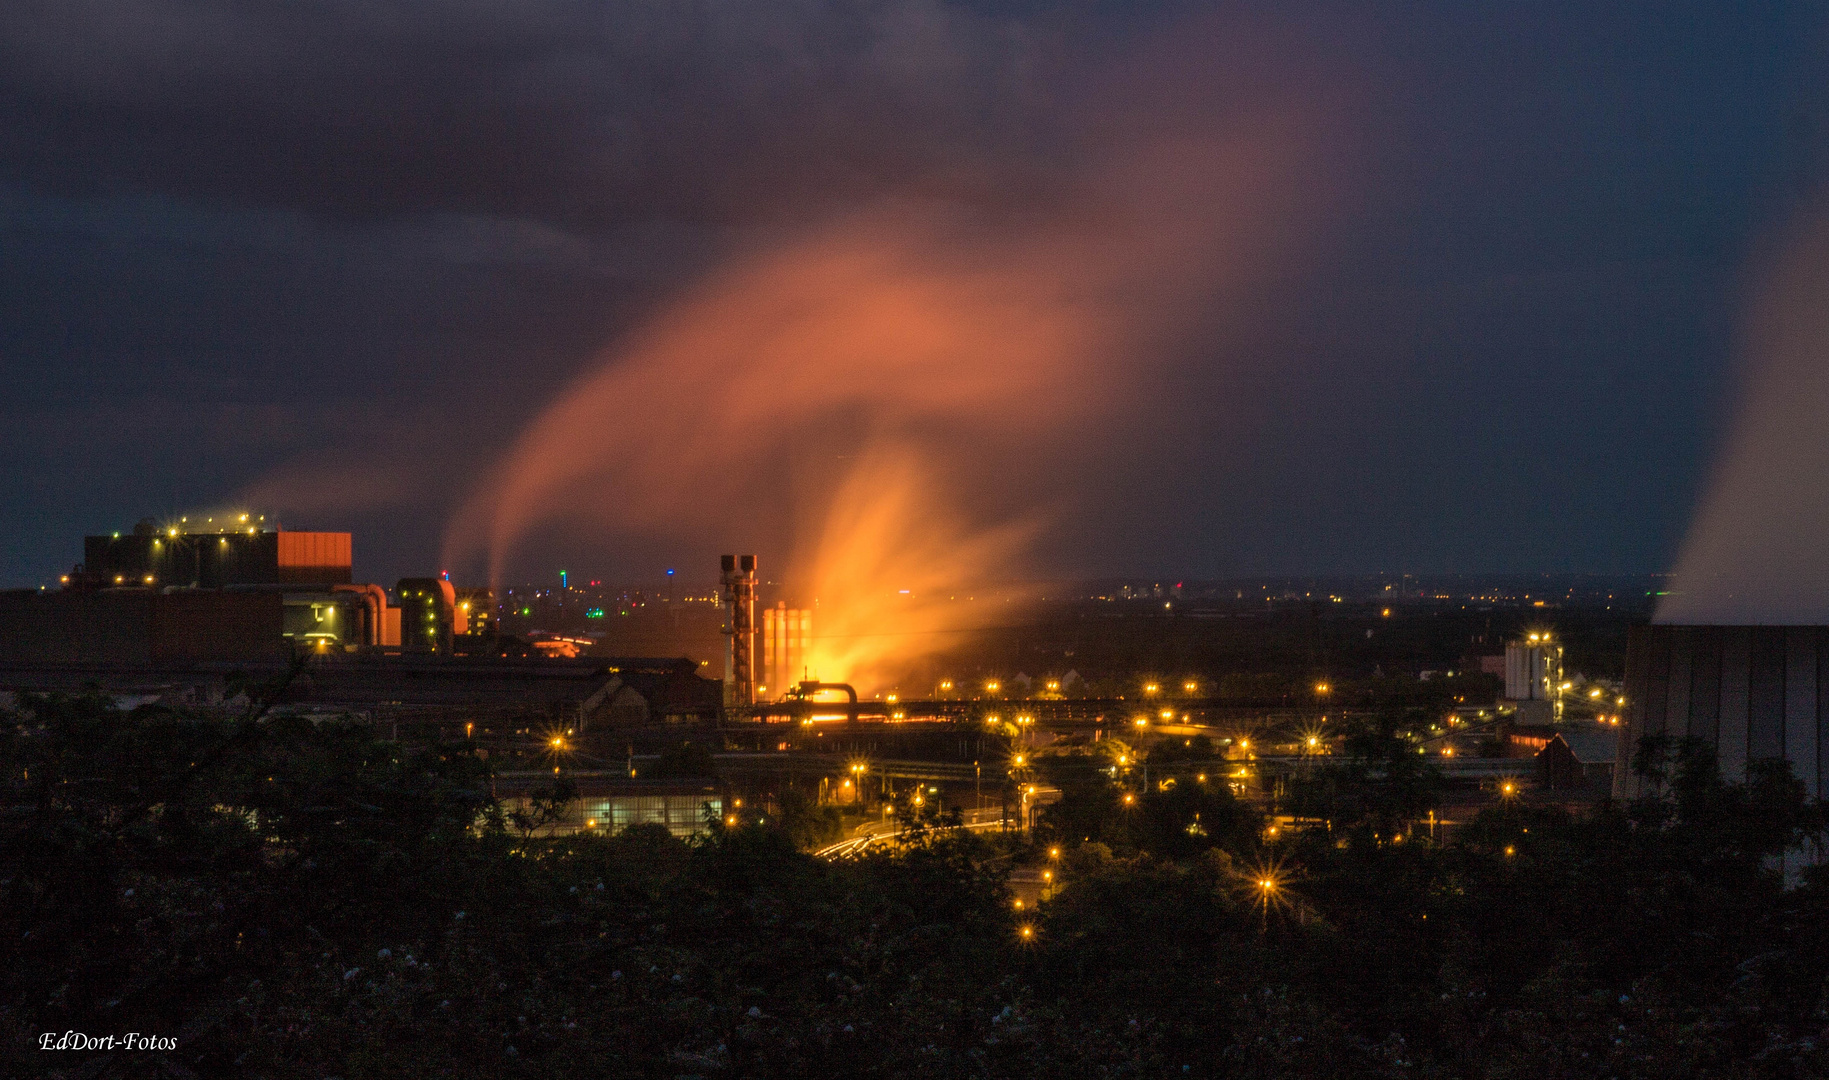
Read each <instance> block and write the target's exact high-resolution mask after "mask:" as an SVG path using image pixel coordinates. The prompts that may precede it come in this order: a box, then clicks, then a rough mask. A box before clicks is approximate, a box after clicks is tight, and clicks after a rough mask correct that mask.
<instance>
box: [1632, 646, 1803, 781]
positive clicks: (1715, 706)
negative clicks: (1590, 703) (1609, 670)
mask: <svg viewBox="0 0 1829 1080" xmlns="http://www.w3.org/2000/svg"><path fill="white" fill-rule="evenodd" d="M1826 663H1829V627H1822V626H1671V625H1656V626H1639V627H1634V628H1633V629H1632V633H1631V636H1630V638H1629V639H1628V641H1627V645H1626V709H1625V719H1624V721H1623V724H1624V730H1623V731H1622V732H1621V737H1620V740H1619V754H1618V758H1617V760H1616V762H1615V765H1614V769H1613V794H1614V796H1615V797H1616V798H1632V797H1634V796H1636V795H1638V794H1640V790H1641V787H1642V781H1641V780H1640V778H1639V777H1638V776H1637V775H1635V774H1634V773H1633V771H1632V767H1631V766H1632V756H1633V754H1634V752H1635V751H1636V750H1637V748H1638V745H1639V741H1640V740H1641V739H1643V738H1644V737H1645V736H1647V735H1668V736H1670V737H1672V738H1673V739H1700V740H1701V741H1703V742H1704V743H1707V744H1708V745H1710V746H1713V747H1714V748H1715V753H1716V755H1717V757H1718V760H1719V761H1720V764H1721V771H1722V773H1723V774H1724V775H1725V776H1726V777H1727V778H1728V779H1729V780H1735V781H1737V780H1742V779H1744V778H1745V776H1746V768H1747V763H1748V762H1749V761H1759V760H1762V759H1770V758H1782V759H1783V760H1785V761H1787V762H1789V763H1790V765H1791V770H1792V772H1793V773H1794V774H1796V776H1797V777H1798V779H1800V780H1802V781H1803V782H1804V786H1805V787H1806V788H1807V789H1808V791H1809V793H1810V794H1811V795H1812V796H1820V795H1821V794H1823V792H1824V789H1825V787H1829V761H1825V755H1826V754H1829V733H1825V731H1824V724H1825V722H1829V670H1825V666H1824V665H1825V664H1826Z"/></svg>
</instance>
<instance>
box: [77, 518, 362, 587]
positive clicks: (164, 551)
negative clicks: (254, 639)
mask: <svg viewBox="0 0 1829 1080" xmlns="http://www.w3.org/2000/svg"><path fill="white" fill-rule="evenodd" d="M241 516H242V517H244V518H245V517H246V516H247V515H245V514H244V515H241ZM182 521H183V519H180V523H178V524H171V525H164V526H160V525H156V524H154V523H153V522H152V521H151V520H150V519H148V520H144V521H141V522H140V523H139V524H138V525H136V526H135V527H134V530H133V532H131V533H129V534H127V535H122V534H120V533H114V534H111V535H109V536H85V537H83V569H82V570H81V571H79V572H78V574H77V576H80V577H83V578H86V582H85V583H86V584H89V585H92V586H96V587H102V588H105V587H108V586H111V585H120V586H125V585H154V586H177V587H179V588H191V589H221V588H225V587H227V586H231V585H347V584H349V583H350V582H351V581H352V580H354V579H353V577H352V576H351V573H350V566H351V560H350V549H351V545H350V536H349V534H348V533H346V532H291V531H286V530H268V529H265V528H263V527H261V526H258V525H251V526H247V527H244V528H238V529H212V530H208V531H201V532H192V531H189V529H188V527H187V526H186V525H185V524H183V523H182ZM68 583H69V582H68V581H66V584H68Z"/></svg>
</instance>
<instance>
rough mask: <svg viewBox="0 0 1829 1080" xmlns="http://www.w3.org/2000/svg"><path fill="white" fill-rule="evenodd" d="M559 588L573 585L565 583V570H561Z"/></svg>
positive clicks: (567, 587)
mask: <svg viewBox="0 0 1829 1080" xmlns="http://www.w3.org/2000/svg"><path fill="white" fill-rule="evenodd" d="M559 588H561V589H569V588H571V586H569V585H567V584H566V583H565V571H563V570H561V571H559Z"/></svg>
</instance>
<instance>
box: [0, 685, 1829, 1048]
mask: <svg viewBox="0 0 1829 1080" xmlns="http://www.w3.org/2000/svg"><path fill="white" fill-rule="evenodd" d="M1355 745H1357V746H1358V748H1359V749H1358V751H1357V752H1358V753H1360V754H1361V755H1363V759H1362V760H1359V761H1357V762H1350V761H1349V762H1342V763H1340V765H1339V769H1340V771H1339V773H1338V774H1337V775H1334V776H1331V777H1329V778H1327V783H1328V784H1330V785H1333V786H1332V787H1328V788H1326V789H1318V790H1321V791H1322V794H1325V795H1330V797H1333V802H1332V803H1330V804H1329V805H1330V807H1331V809H1330V810H1329V811H1328V812H1329V813H1331V814H1333V815H1334V816H1333V817H1331V818H1328V819H1327V822H1326V824H1325V825H1315V826H1313V827H1309V828H1298V829H1295V830H1285V831H1284V832H1283V833H1282V834H1281V835H1278V836H1276V837H1275V838H1271V837H1269V834H1268V833H1267V831H1266V830H1264V829H1262V828H1260V824H1261V823H1260V821H1259V819H1258V817H1257V811H1256V810H1255V809H1254V808H1252V807H1251V806H1250V805H1249V804H1246V803H1243V802H1240V801H1235V800H1234V799H1233V798H1232V797H1231V796H1230V795H1229V794H1226V793H1225V790H1224V788H1223V787H1221V788H1218V789H1213V790H1207V791H1201V790H1197V789H1195V788H1193V787H1191V786H1189V785H1181V784H1178V785H1177V786H1176V787H1175V788H1173V789H1171V790H1170V791H1167V792H1163V791H1160V790H1156V791H1149V792H1144V793H1142V795H1141V797H1139V798H1136V799H1135V800H1133V801H1132V802H1130V803H1126V802H1125V800H1124V799H1123V797H1122V793H1123V792H1126V791H1134V788H1132V787H1127V786H1126V784H1129V783H1133V781H1131V780H1130V779H1129V778H1127V776H1126V775H1124V774H1120V775H1118V776H1112V775H1109V774H1108V773H1107V772H1102V771H1101V770H1100V769H1099V768H1098V763H1097V762H1082V763H1079V764H1077V765H1076V764H1074V763H1072V762H1066V763H1062V764H1059V765H1058V766H1056V767H1057V768H1058V769H1059V770H1060V771H1061V772H1062V777H1063V779H1065V780H1067V781H1068V782H1069V783H1071V784H1073V785H1075V788H1074V790H1073V791H1071V792H1070V793H1069V794H1070V796H1071V800H1072V801H1071V802H1067V801H1064V802H1063V804H1062V807H1063V809H1062V810H1060V811H1059V813H1058V815H1057V816H1056V817H1055V818H1054V819H1053V820H1051V821H1047V822H1045V823H1044V828H1043V830H1042V831H1041V833H1040V834H1039V836H1038V838H1039V839H1041V840H1045V841H1047V844H1046V845H1045V846H1036V847H1030V846H1028V845H1027V843H1026V842H1016V841H1002V840H999V841H987V840H982V839H968V838H959V837H957V836H956V835H955V834H951V833H949V832H948V831H947V830H945V829H944V828H936V829H930V830H927V831H926V832H925V833H924V834H923V835H922V836H921V837H920V838H919V839H918V840H917V841H916V842H914V843H911V844H908V845H905V846H904V847H903V848H902V849H900V850H898V851H894V852H890V853H886V854H883V855H879V856H875V857H871V858H866V859H861V860H858V861H855V862H849V863H838V864H831V863H824V862H820V861H817V860H814V859H813V858H811V857H809V856H807V855H805V854H804V853H802V852H801V851H800V850H798V849H797V847H796V841H795V836H794V835H792V834H791V833H790V831H789V830H788V829H786V828H782V829H777V828H775V827H774V826H772V825H771V826H769V827H760V826H754V827H747V828H742V829H721V828H716V829H713V831H712V832H711V833H710V834H709V836H707V837H706V838H704V839H703V840H702V841H700V842H697V843H693V844H687V843H684V842H681V841H678V840H675V839H674V838H672V837H671V836H669V835H667V834H666V833H665V832H663V831H660V830H655V829H645V828H635V829H630V830H628V831H627V832H625V833H623V834H622V835H619V836H616V837H614V838H603V837H596V836H591V837H580V838H561V839H539V838H528V837H526V836H524V835H523V834H522V833H521V832H520V831H519V830H516V829H514V828H512V827H511V826H510V824H509V823H508V822H507V821H506V820H505V815H504V814H503V813H502V812H501V810H499V809H498V808H497V806H496V804H495V803H494V801H493V800H492V799H491V798H490V781H489V777H488V774H487V772H486V769H485V765H484V763H483V762H482V761H480V760H479V759H478V758H477V757H476V756H475V755H473V754H472V753H471V752H470V751H469V748H468V747H466V746H465V745H462V744H454V745H451V746H448V747H440V748H423V747H422V748H415V747H409V746H403V745H399V744H395V743H389V742H382V741H377V740H376V739H374V738H373V737H372V735H371V733H370V732H369V731H368V730H367V729H365V728H363V727H360V726H355V725H348V724H336V723H324V724H316V725H314V724H311V723H307V722H304V721H300V720H292V719H256V718H253V717H240V718H229V719H223V718H220V717H214V716H207V715H202V714H194V713H187V712H179V711H171V710H162V709H154V708H143V709H140V710H137V711H134V712H131V713H126V712H120V711H117V710H115V709H113V708H112V707H111V706H110V705H109V704H108V703H107V702H105V701H104V700H101V699H93V698H76V699H51V700H28V701H25V702H23V703H22V704H21V705H20V706H19V708H18V709H17V710H15V711H13V712H11V713H8V714H6V715H5V717H4V725H3V727H0V776H3V777H4V780H3V787H0V794H3V796H4V803H3V810H4V818H3V819H0V942H4V943H5V945H4V952H0V1041H3V1047H4V1048H3V1049H0V1072H4V1074H5V1075H9V1076H11V1075H20V1076H24V1075H61V1076H69V1077H75V1076H131V1077H146V1076H193V1075H194V1076H236V1077H244V1076H253V1077H266V1076H270V1077H285V1078H291V1077H298V1078H311V1080H321V1078H323V1077H327V1076H337V1077H344V1078H357V1077H383V1076H385V1077H435V1076H436V1077H447V1076H456V1077H518V1076H525V1077H536V1076H537V1077H571V1076H577V1077H585V1076H588V1077H605V1076H612V1077H614V1076H666V1077H674V1076H700V1077H717V1076H731V1077H736V1076H769V1077H775V1076H778V1077H802V1076H820V1075H833V1076H846V1077H870V1076H880V1077H908V1076H915V1077H919V1076H932V1077H971V1076H986V1077H1064V1076H1114V1077H1115V1076H1240V1077H1245V1076H1249V1077H1311V1076H1407V1077H1414V1076H1428V1077H1494V1078H1497V1077H1525V1076H1529V1077H1594V1078H1597V1080H1599V1078H1605V1077H1646V1078H1650V1077H1659V1078H1664V1077H1704V1076H1707V1077H1714V1076H1732V1077H1781V1076H1784V1077H1789V1076H1800V1077H1802V1076H1821V1075H1824V1074H1825V1072H1829V1055H1825V1053H1824V1051H1823V1050H1822V1049H1821V1046H1822V1044H1823V1040H1824V1038H1825V1037H1826V1033H1825V1024H1826V1023H1829V1011H1826V1008H1825V1007H1826V1005H1829V1002H1826V1001H1825V997H1824V991H1825V978H1826V976H1829V888H1825V883H1824V882H1823V881H1822V879H1821V878H1820V877H1819V876H1818V875H1817V874H1816V872H1814V871H1810V870H1802V869H1799V868H1798V867H1797V866H1796V865H1795V864H1796V857H1795V855H1793V856H1792V872H1791V877H1792V882H1793V884H1792V887H1789V888H1787V882H1786V863H1785V861H1784V859H1783V858H1782V857H1781V856H1782V853H1783V852H1785V851H1787V850H1790V851H1793V852H1795V851H1796V850H1799V849H1800V848H1803V849H1807V848H1809V847H1810V846H1811V845H1813V844H1815V843H1817V842H1819V841H1820V838H1821V835H1822V829H1821V822H1820V820H1819V819H1818V816H1817V811H1816V808H1815V807H1814V805H1812V804H1810V803H1808V802H1807V801H1806V800H1805V798H1804V796H1803V792H1802V788H1801V786H1800V785H1798V784H1797V783H1796V782H1795V781H1793V780H1792V779H1791V778H1790V777H1789V776H1788V775H1786V774H1784V773H1783V772H1782V771H1778V770H1774V769H1769V768H1767V769H1761V770H1758V771H1756V772H1755V774H1754V776H1753V778H1752V780H1751V782H1750V783H1748V784H1746V785H1729V784H1726V783H1723V782H1722V781H1721V779H1720V778H1719V776H1718V775H1717V774H1716V773H1715V771H1714V768H1713V764H1712V762H1710V761H1708V760H1707V759H1705V758H1703V757H1700V756H1698V755H1696V754H1694V753H1690V752H1686V751H1684V749H1683V748H1680V747H1652V748H1651V749H1652V750H1653V751H1654V752H1653V753H1652V754H1651V755H1650V756H1648V757H1647V759H1646V762H1645V765H1646V767H1647V768H1648V769H1652V770H1654V771H1655V770H1661V771H1662V772H1663V774H1664V775H1665V776H1666V783H1665V785H1664V790H1665V791H1666V796H1665V797H1663V798H1661V799H1655V800H1646V801H1643V802H1640V803H1636V804H1633V805H1631V806H1621V807H1612V808H1607V809H1604V810H1602V811H1601V812H1599V813H1597V814H1595V815H1593V816H1591V817H1589V818H1585V819H1575V818H1571V817H1569V816H1567V815H1565V814H1562V813H1560V812H1557V811H1554V810H1551V809H1546V808H1538V807H1531V806H1528V805H1522V804H1519V805H1507V806H1504V807H1501V808H1499V809H1497V810H1495V811H1492V812H1490V813H1488V814H1487V815H1486V816H1484V817H1483V818H1481V819H1480V820H1479V821H1478V822H1477V823H1475V824H1474V825H1472V826H1470V827H1469V828H1467V829H1466V831H1464V832H1463V833H1461V834H1460V835H1459V836H1458V837H1457V839H1456V840H1455V841H1454V842H1453V843H1450V844H1442V845H1436V844H1432V843H1431V842H1430V841H1429V839H1428V837H1427V834H1426V832H1425V831H1421V830H1418V829H1416V828H1415V827H1414V826H1413V825H1411V824H1408V822H1409V821H1411V820H1412V819H1413V816H1414V813H1415V812H1416V809H1417V807H1418V806H1421V805H1424V804H1426V803H1427V800H1428V798H1429V787H1428V784H1427V783H1426V780H1427V778H1426V777H1422V778H1417V777H1407V776H1400V775H1393V774H1392V773H1390V771H1389V770H1388V769H1386V768H1381V767H1380V766H1379V764H1378V755H1379V754H1381V753H1382V752H1383V748H1382V746H1381V744H1380V742H1379V741H1378V732H1377V731H1376V730H1371V731H1369V732H1368V733H1367V736H1366V737H1365V738H1364V739H1362V740H1360V742H1359V743H1357V744H1355ZM1167 764H1168V762H1167V761H1166V759H1165V760H1164V762H1163V765H1164V767H1166V765H1167ZM1189 764H1190V763H1188V762H1180V763H1178V765H1177V767H1180V766H1186V765H1189ZM1194 767H1198V766H1197V765H1196V766H1194ZM1076 770H1077V771H1076ZM1070 774H1071V775H1070ZM1355 785H1356V788H1355V789H1354V790H1353V791H1351V792H1349V794H1351V795H1352V797H1350V798H1348V797H1345V795H1344V794H1342V791H1344V789H1345V788H1348V787H1353V786H1355ZM1317 797H1320V796H1317ZM1193 826H1198V828H1195V827H1193ZM794 827H795V828H800V826H794ZM1076 832H1077V835H1076ZM1399 837H1401V839H1399ZM1088 838H1090V839H1088ZM800 839H801V840H802V841H803V842H804V840H805V837H801V838H800ZM1054 845H1058V846H1059V848H1060V851H1059V854H1058V856H1055V857H1052V858H1051V857H1050V852H1049V846H1054ZM1025 863H1027V864H1037V863H1038V864H1040V865H1042V866H1048V867H1053V868H1054V870H1055V873H1056V878H1055V879H1054V880H1055V887H1054V888H1053V889H1052V896H1051V898H1050V899H1048V900H1047V901H1045V902H1044V903H1043V904H1042V905H1041V907H1040V909H1039V910H1036V909H1034V908H1033V907H1026V908H1024V909H1022V910H1020V911H1019V910H1017V909H1016V907H1015V905H1014V903H1013V897H1012V894H1011V892H1010V891H1009V888H1008V886H1007V884H1006V875H1008V874H1009V873H1010V871H1011V869H1012V866H1014V865H1019V864H1025ZM1265 882H1270V883H1271V885H1270V886H1266V885H1265V884H1264V883H1265ZM67 1030H74V1031H80V1032H88V1033H91V1034H97V1033H101V1034H105V1033H113V1032H126V1031H138V1032H142V1033H149V1034H157V1035H169V1036H175V1037H176V1038H177V1040H178V1046H177V1049H175V1050H172V1051H169V1052H137V1053H121V1052H116V1053H113V1054H107V1053H88V1052H41V1051H39V1050H37V1049H36V1048H35V1047H36V1045H37V1041H38V1038H39V1036H40V1035H41V1034H42V1033H45V1032H59V1033H61V1032H64V1031H67Z"/></svg>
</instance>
